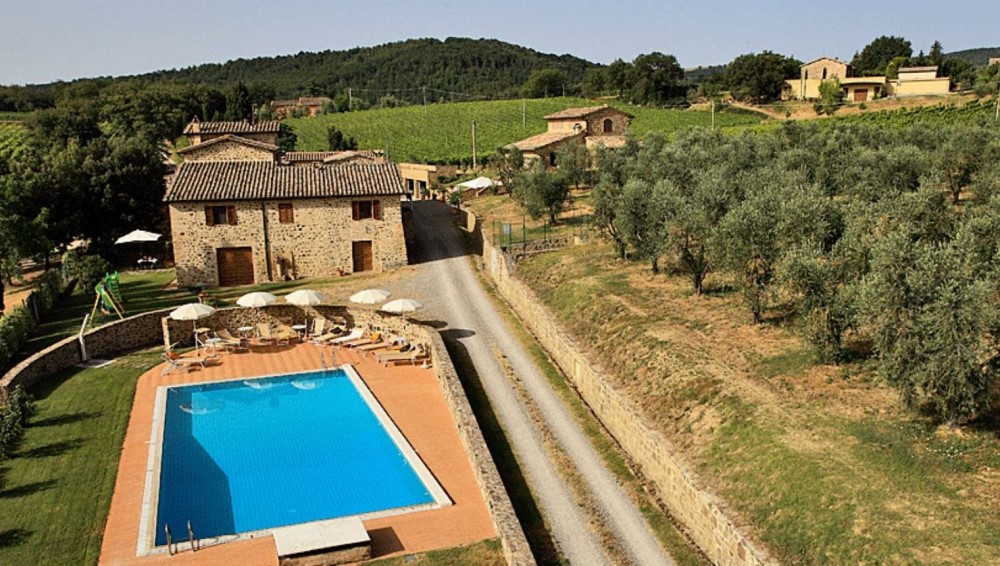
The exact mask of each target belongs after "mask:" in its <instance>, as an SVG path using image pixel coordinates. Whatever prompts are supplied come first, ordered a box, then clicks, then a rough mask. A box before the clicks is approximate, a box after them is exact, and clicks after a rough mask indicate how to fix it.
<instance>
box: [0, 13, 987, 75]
mask: <svg viewBox="0 0 1000 566" xmlns="http://www.w3.org/2000/svg"><path fill="white" fill-rule="evenodd" d="M880 35H901V36H903V37H905V38H906V39H908V40H910V41H911V42H912V43H913V47H914V52H915V53H916V52H917V51H919V50H921V49H923V50H925V51H927V50H929V48H930V45H931V43H932V42H933V41H934V40H939V41H941V43H942V44H943V45H944V48H945V51H957V50H960V49H969V48H974V47H993V46H1000V1H998V0H978V1H970V0H949V1H945V0H935V1H930V0H911V1H907V2H899V1H894V0H868V1H857V0H838V1H836V2H832V1H827V0H823V1H809V0H754V1H745V0H731V1H729V2H726V1H720V0H700V1H697V2H691V1H684V2H675V1H664V2H651V1H629V0H620V1H599V0H575V1H572V0H536V1H534V2H522V1H520V0H489V1H480V0H465V1H461V0H420V1H418V0H352V1H349V2H344V1H340V0H327V1H314V0H293V1H284V2H281V1H274V0H272V1H269V2H268V1H262V0H247V1H243V2H235V1H227V0H201V1H190V0H173V1H169V2H147V1H144V0H132V1H124V0H90V1H88V2H84V1H83V0H0V84H31V83H45V82H50V81H54V80H71V79H75V78H81V77H94V76H108V75H112V76H116V75H123V74H137V73H143V72H147V71H154V70H160V69H172V68H181V67H187V66H191V65H196V64H199V63H206V62H224V61H227V60H230V59H236V58H241V57H244V58H245V57H259V56H269V55H285V54H294V53H298V52H300V51H323V50H328V49H332V50H341V49H349V48H351V47H356V46H370V45H378V44H381V43H387V42H392V41H401V40H404V39H410V38H419V37H435V38H439V39H444V38H446V37H472V38H480V37H487V38H495V39H500V40H503V41H508V42H511V43H516V44H519V45H524V46H526V47H530V48H532V49H535V50H538V51H541V52H544V53H556V54H563V53H569V54H572V55H576V56H578V57H582V58H584V59H588V60H590V61H595V62H599V63H610V62H611V61H613V60H614V59H616V58H621V59H625V60H631V59H633V58H635V56H636V55H639V54H641V53H649V52H652V51H660V52H663V53H669V54H673V55H675V56H676V57H677V59H678V60H679V61H680V63H681V65H682V66H684V67H687V68H690V67H695V66H700V65H715V64H723V63H727V62H729V61H731V60H732V59H733V58H735V57H736V56H737V55H740V54H743V53H749V52H759V51H762V50H765V49H768V50H771V51H775V52H778V53H782V54H785V55H791V56H795V57H796V58H798V59H801V60H803V61H809V60H811V59H815V58H817V57H821V56H824V55H828V56H834V57H840V58H842V59H850V57H851V56H852V55H853V54H854V52H855V51H859V50H860V49H861V48H863V47H864V46H865V44H867V43H868V42H870V41H871V40H872V39H874V38H876V37H878V36H880Z"/></svg>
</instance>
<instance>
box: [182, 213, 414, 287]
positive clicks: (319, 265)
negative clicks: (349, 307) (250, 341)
mask: <svg viewBox="0 0 1000 566" xmlns="http://www.w3.org/2000/svg"><path fill="white" fill-rule="evenodd" d="M355 200H357V201H372V200H378V201H379V202H380V203H381V204H380V208H381V213H382V218H381V219H380V220H376V219H373V218H369V219H364V220H352V202H353V201H355ZM288 204H291V206H292V216H293V221H292V222H288V223H282V222H281V221H280V220H281V216H280V212H279V205H288ZM207 205H208V206H233V207H235V209H236V220H237V221H236V224H235V225H230V224H216V225H214V226H209V225H207V222H206V218H205V207H206V206H207ZM169 210H170V229H171V235H172V238H173V246H174V262H175V264H176V268H177V284H178V285H180V286H181V287H196V286H204V287H214V286H217V285H218V284H219V274H218V263H217V261H218V260H217V250H218V249H219V248H242V247H249V248H251V250H252V255H253V272H254V283H261V282H264V281H269V280H282V279H285V278H286V277H287V278H298V277H317V276H331V275H336V274H338V273H352V272H353V271H354V262H353V251H352V242H361V241H370V242H371V243H372V264H373V265H372V267H373V269H374V270H375V271H384V270H388V269H393V268H396V267H400V266H403V265H406V263H407V256H406V242H405V240H404V238H403V223H402V207H401V202H400V199H399V197H398V196H390V197H353V198H349V197H338V198H324V199H291V200H283V201H279V200H264V201H236V202H173V203H170V205H169ZM269 262H270V263H269Z"/></svg>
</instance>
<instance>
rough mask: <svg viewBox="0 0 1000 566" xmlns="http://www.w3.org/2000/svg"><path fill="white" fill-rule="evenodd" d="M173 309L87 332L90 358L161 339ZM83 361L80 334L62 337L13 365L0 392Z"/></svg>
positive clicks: (152, 343) (127, 319) (147, 313)
mask: <svg viewBox="0 0 1000 566" xmlns="http://www.w3.org/2000/svg"><path fill="white" fill-rule="evenodd" d="M169 312H170V309H164V310H158V311H150V312H145V313H141V314H137V315H133V316H130V317H127V318H125V319H122V320H116V321H113V322H109V323H107V324H104V325H101V326H98V327H96V328H91V329H90V330H87V331H86V332H84V335H83V338H84V344H85V345H86V348H87V355H88V357H90V358H102V357H107V356H113V355H115V354H120V353H123V352H129V351H132V350H137V349H139V348H147V347H149V346H152V345H155V344H157V343H159V341H160V336H161V334H160V333H161V326H160V319H161V318H163V317H164V316H165V315H166V314H167V313H169ZM81 361H83V353H82V352H81V350H80V342H79V339H78V337H77V335H76V334H75V333H74V334H73V336H70V337H67V338H63V339H62V340H60V341H58V342H56V343H55V344H52V345H51V346H49V347H47V348H45V349H43V350H40V351H38V352H36V353H34V354H33V355H31V356H29V357H28V358H26V359H24V360H22V361H21V362H20V363H18V364H17V365H15V366H14V367H12V368H11V369H10V370H9V371H7V373H6V374H4V376H3V377H2V378H0V394H2V393H3V391H4V390H7V389H13V388H14V387H15V386H17V385H23V386H24V387H25V388H30V387H31V386H32V385H34V384H35V383H36V382H38V381H39V380H40V379H42V378H45V377H48V376H49V375H52V374H53V373H56V372H58V371H61V370H64V369H66V368H68V367H71V366H73V365H75V364H78V363H80V362H81Z"/></svg>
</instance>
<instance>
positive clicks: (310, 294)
mask: <svg viewBox="0 0 1000 566" xmlns="http://www.w3.org/2000/svg"><path fill="white" fill-rule="evenodd" d="M324 300H325V299H324V297H323V294H322V293H320V292H319V291H313V290H312V289H299V290H298V291H293V292H291V293H289V294H287V295H285V302H287V303H289V304H292V305H295V306H299V307H311V306H313V305H318V304H320V303H322V302H323V301H324ZM304 310H305V309H303V311H304ZM305 323H306V329H307V330H308V328H309V318H308V316H307V318H306V321H305Z"/></svg>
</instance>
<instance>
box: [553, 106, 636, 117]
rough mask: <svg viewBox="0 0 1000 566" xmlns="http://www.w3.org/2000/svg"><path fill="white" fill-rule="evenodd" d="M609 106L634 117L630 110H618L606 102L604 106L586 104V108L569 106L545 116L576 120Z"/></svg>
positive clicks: (616, 110)
mask: <svg viewBox="0 0 1000 566" xmlns="http://www.w3.org/2000/svg"><path fill="white" fill-rule="evenodd" d="M609 108H610V109H611V110H614V111H615V112H619V113H621V114H624V115H626V116H628V117H629V118H632V117H633V116H632V115H631V114H629V113H628V112H622V111H621V110H618V109H617V108H614V107H612V106H608V105H607V104H604V105H602V106H586V107H584V108H567V109H565V110H560V111H559V112H554V113H552V114H549V115H548V116H546V117H545V119H546V120H576V119H579V118H586V117H587V116H590V115H591V114H594V113H596V112H600V111H601V110H607V109H609Z"/></svg>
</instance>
